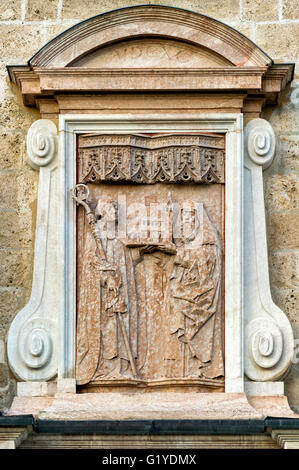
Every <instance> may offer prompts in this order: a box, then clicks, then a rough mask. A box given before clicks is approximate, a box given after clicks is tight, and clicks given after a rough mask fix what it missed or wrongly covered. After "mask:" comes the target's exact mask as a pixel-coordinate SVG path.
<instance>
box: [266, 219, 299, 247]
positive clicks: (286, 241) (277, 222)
mask: <svg viewBox="0 0 299 470" xmlns="http://www.w3.org/2000/svg"><path fill="white" fill-rule="evenodd" d="M298 240H299V214H298V213H295V212H286V213H281V212H272V213H271V215H270V217H269V216H268V242H269V246H270V250H280V249H285V248H289V249H297V248H298Z"/></svg>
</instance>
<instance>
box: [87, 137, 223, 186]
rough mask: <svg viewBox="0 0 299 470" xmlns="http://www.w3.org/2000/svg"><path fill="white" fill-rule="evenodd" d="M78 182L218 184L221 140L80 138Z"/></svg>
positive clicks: (221, 169)
mask: <svg viewBox="0 0 299 470" xmlns="http://www.w3.org/2000/svg"><path fill="white" fill-rule="evenodd" d="M79 147H80V152H79V181H80V182H82V183H88V182H101V181H119V182H134V183H145V184H153V183H156V182H168V183H186V182H194V183H206V184H208V183H221V182H223V181H224V163H223V162H224V140H223V137H221V136H209V135H206V136H205V135H200V136H196V135H167V136H162V137H161V136H152V137H150V136H141V135H118V136H115V135H113V136H112V135H100V134H98V135H87V136H81V137H80V139H79Z"/></svg>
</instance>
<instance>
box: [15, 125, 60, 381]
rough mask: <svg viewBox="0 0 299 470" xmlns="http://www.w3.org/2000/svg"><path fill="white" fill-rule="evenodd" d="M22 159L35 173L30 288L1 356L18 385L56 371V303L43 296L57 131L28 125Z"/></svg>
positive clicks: (51, 253)
mask: <svg viewBox="0 0 299 470" xmlns="http://www.w3.org/2000/svg"><path fill="white" fill-rule="evenodd" d="M27 153H28V159H29V163H30V165H31V166H32V167H33V168H35V169H39V170H40V177H39V191H38V209H37V220H36V227H37V228H36V237H35V256H34V273H33V285H32V292H31V297H30V300H29V302H28V304H27V305H26V306H25V307H24V308H23V309H22V310H21V311H20V312H19V313H18V314H17V316H16V317H15V319H14V321H13V322H12V324H11V327H10V330H9V335H8V343H7V352H8V360H9V364H10V367H11V369H12V371H13V372H14V374H15V375H16V376H17V377H18V378H19V379H21V380H25V381H26V380H38V381H44V380H49V379H50V378H52V377H53V376H54V375H55V374H56V371H57V359H56V344H57V341H56V340H55V335H56V324H57V318H58V312H57V308H58V302H57V304H54V303H53V302H51V300H49V296H48V293H49V290H51V289H55V279H54V278H53V277H52V278H51V266H54V265H55V263H56V262H57V260H56V259H55V250H54V246H55V234H52V233H50V230H49V220H50V218H53V217H57V215H56V214H57V212H58V208H57V207H55V199H54V198H53V200H51V194H53V193H55V186H56V184H57V182H56V180H57V170H56V163H55V156H56V153H57V130H56V126H55V124H54V123H53V122H52V121H49V120H47V119H44V120H42V119H40V120H38V121H36V122H34V124H32V126H31V127H30V129H29V131H28V135H27ZM53 189H54V191H53ZM52 197H53V196H52ZM52 223H53V220H52ZM54 226H55V224H54ZM53 263H54V264H53ZM51 284H52V286H51Z"/></svg>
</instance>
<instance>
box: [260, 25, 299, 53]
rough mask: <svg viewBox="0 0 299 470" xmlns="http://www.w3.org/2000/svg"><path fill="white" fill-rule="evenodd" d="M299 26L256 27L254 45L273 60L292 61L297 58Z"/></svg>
mask: <svg viewBox="0 0 299 470" xmlns="http://www.w3.org/2000/svg"><path fill="white" fill-rule="evenodd" d="M298 41H299V24H297V23H294V24H261V25H259V24H258V25H257V31H256V43H257V44H258V46H260V47H261V48H262V49H264V50H265V51H267V54H269V55H270V56H271V57H272V59H275V60H278V59H280V60H294V59H296V58H297V56H298V46H297V44H298Z"/></svg>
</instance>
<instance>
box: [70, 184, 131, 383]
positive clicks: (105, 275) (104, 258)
mask: <svg viewBox="0 0 299 470" xmlns="http://www.w3.org/2000/svg"><path fill="white" fill-rule="evenodd" d="M72 194H73V198H74V200H75V201H76V202H77V204H81V205H82V206H83V207H84V209H85V211H86V215H87V220H88V224H89V227H90V229H91V233H92V236H93V238H94V240H95V242H96V247H97V256H98V258H99V261H98V262H96V263H94V268H95V269H96V270H97V271H99V272H100V276H101V279H100V280H101V286H102V288H103V289H104V291H105V296H104V298H103V302H102V306H103V310H104V311H105V313H106V315H105V319H104V318H102V323H105V322H106V323H107V325H106V326H107V332H108V335H109V333H110V335H111V331H113V333H112V336H114V341H113V338H111V341H109V339H108V337H107V338H105V339H106V345H105V344H103V345H102V351H103V357H102V358H100V359H101V360H100V361H99V363H100V364H101V362H102V365H103V369H105V363H106V366H107V362H109V361H111V360H113V359H116V358H117V357H118V360H119V371H118V375H121V369H122V365H121V361H122V359H123V360H126V361H129V363H130V366H131V370H132V374H133V376H134V377H135V378H137V377H138V374H137V370H136V365H135V361H134V358H133V354H132V351H131V347H130V343H129V338H128V335H127V332H126V327H125V323H124V320H123V316H122V315H123V314H124V313H128V308H127V305H126V302H125V299H124V297H125V296H124V295H123V292H122V291H123V289H122V287H124V286H123V282H122V276H121V272H120V269H119V268H118V266H116V265H115V264H114V261H115V256H114V255H115V254H116V256H117V253H114V251H115V252H117V251H119V250H120V246H119V244H121V242H119V241H118V240H116V239H115V237H113V239H112V240H108V239H109V235H108V234H106V236H105V234H100V233H99V231H98V229H97V217H96V215H95V213H94V212H93V211H92V210H91V208H90V206H89V205H88V203H87V199H88V197H89V189H88V187H87V186H86V185H84V184H77V185H76V186H75V187H74V188H73V190H72ZM99 203H100V204H99ZM99 203H98V205H97V208H96V212H97V215H98V217H99V218H100V217H103V221H104V220H105V216H107V214H106V213H105V204H106V206H109V205H110V206H111V205H113V204H114V203H115V201H113V200H110V198H106V199H102V200H100V201H99ZM101 212H102V213H101ZM106 218H107V217H106ZM108 221H110V222H111V220H109V210H108ZM112 221H115V216H114V220H112ZM101 235H102V236H101ZM111 241H112V242H113V243H112V245H111ZM103 242H104V245H105V248H104V247H103ZM122 251H123V247H122ZM108 252H109V253H108ZM119 255H120V256H117V258H116V259H121V258H122V256H121V253H119ZM110 258H112V259H110ZM111 261H112V262H111ZM127 303H128V302H127ZM115 314H116V316H117V318H118V321H119V325H120V329H121V332H122V336H123V342H124V346H125V353H122V352H121V349H122V348H121V346H120V345H119V344H116V343H118V341H117V339H116V340H115V337H116V336H117V326H116V324H115V323H114V325H113V323H112V324H111V320H112V322H113V318H111V317H114V316H115ZM109 318H110V321H109ZM108 335H107V336H108ZM106 368H107V369H108V375H111V376H114V375H115V373H114V369H113V368H112V370H110V371H109V366H108V367H106ZM109 372H110V373H109ZM105 375H107V374H105V372H104V370H103V371H102V373H101V371H99V376H100V377H101V376H102V377H103V376H105Z"/></svg>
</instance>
